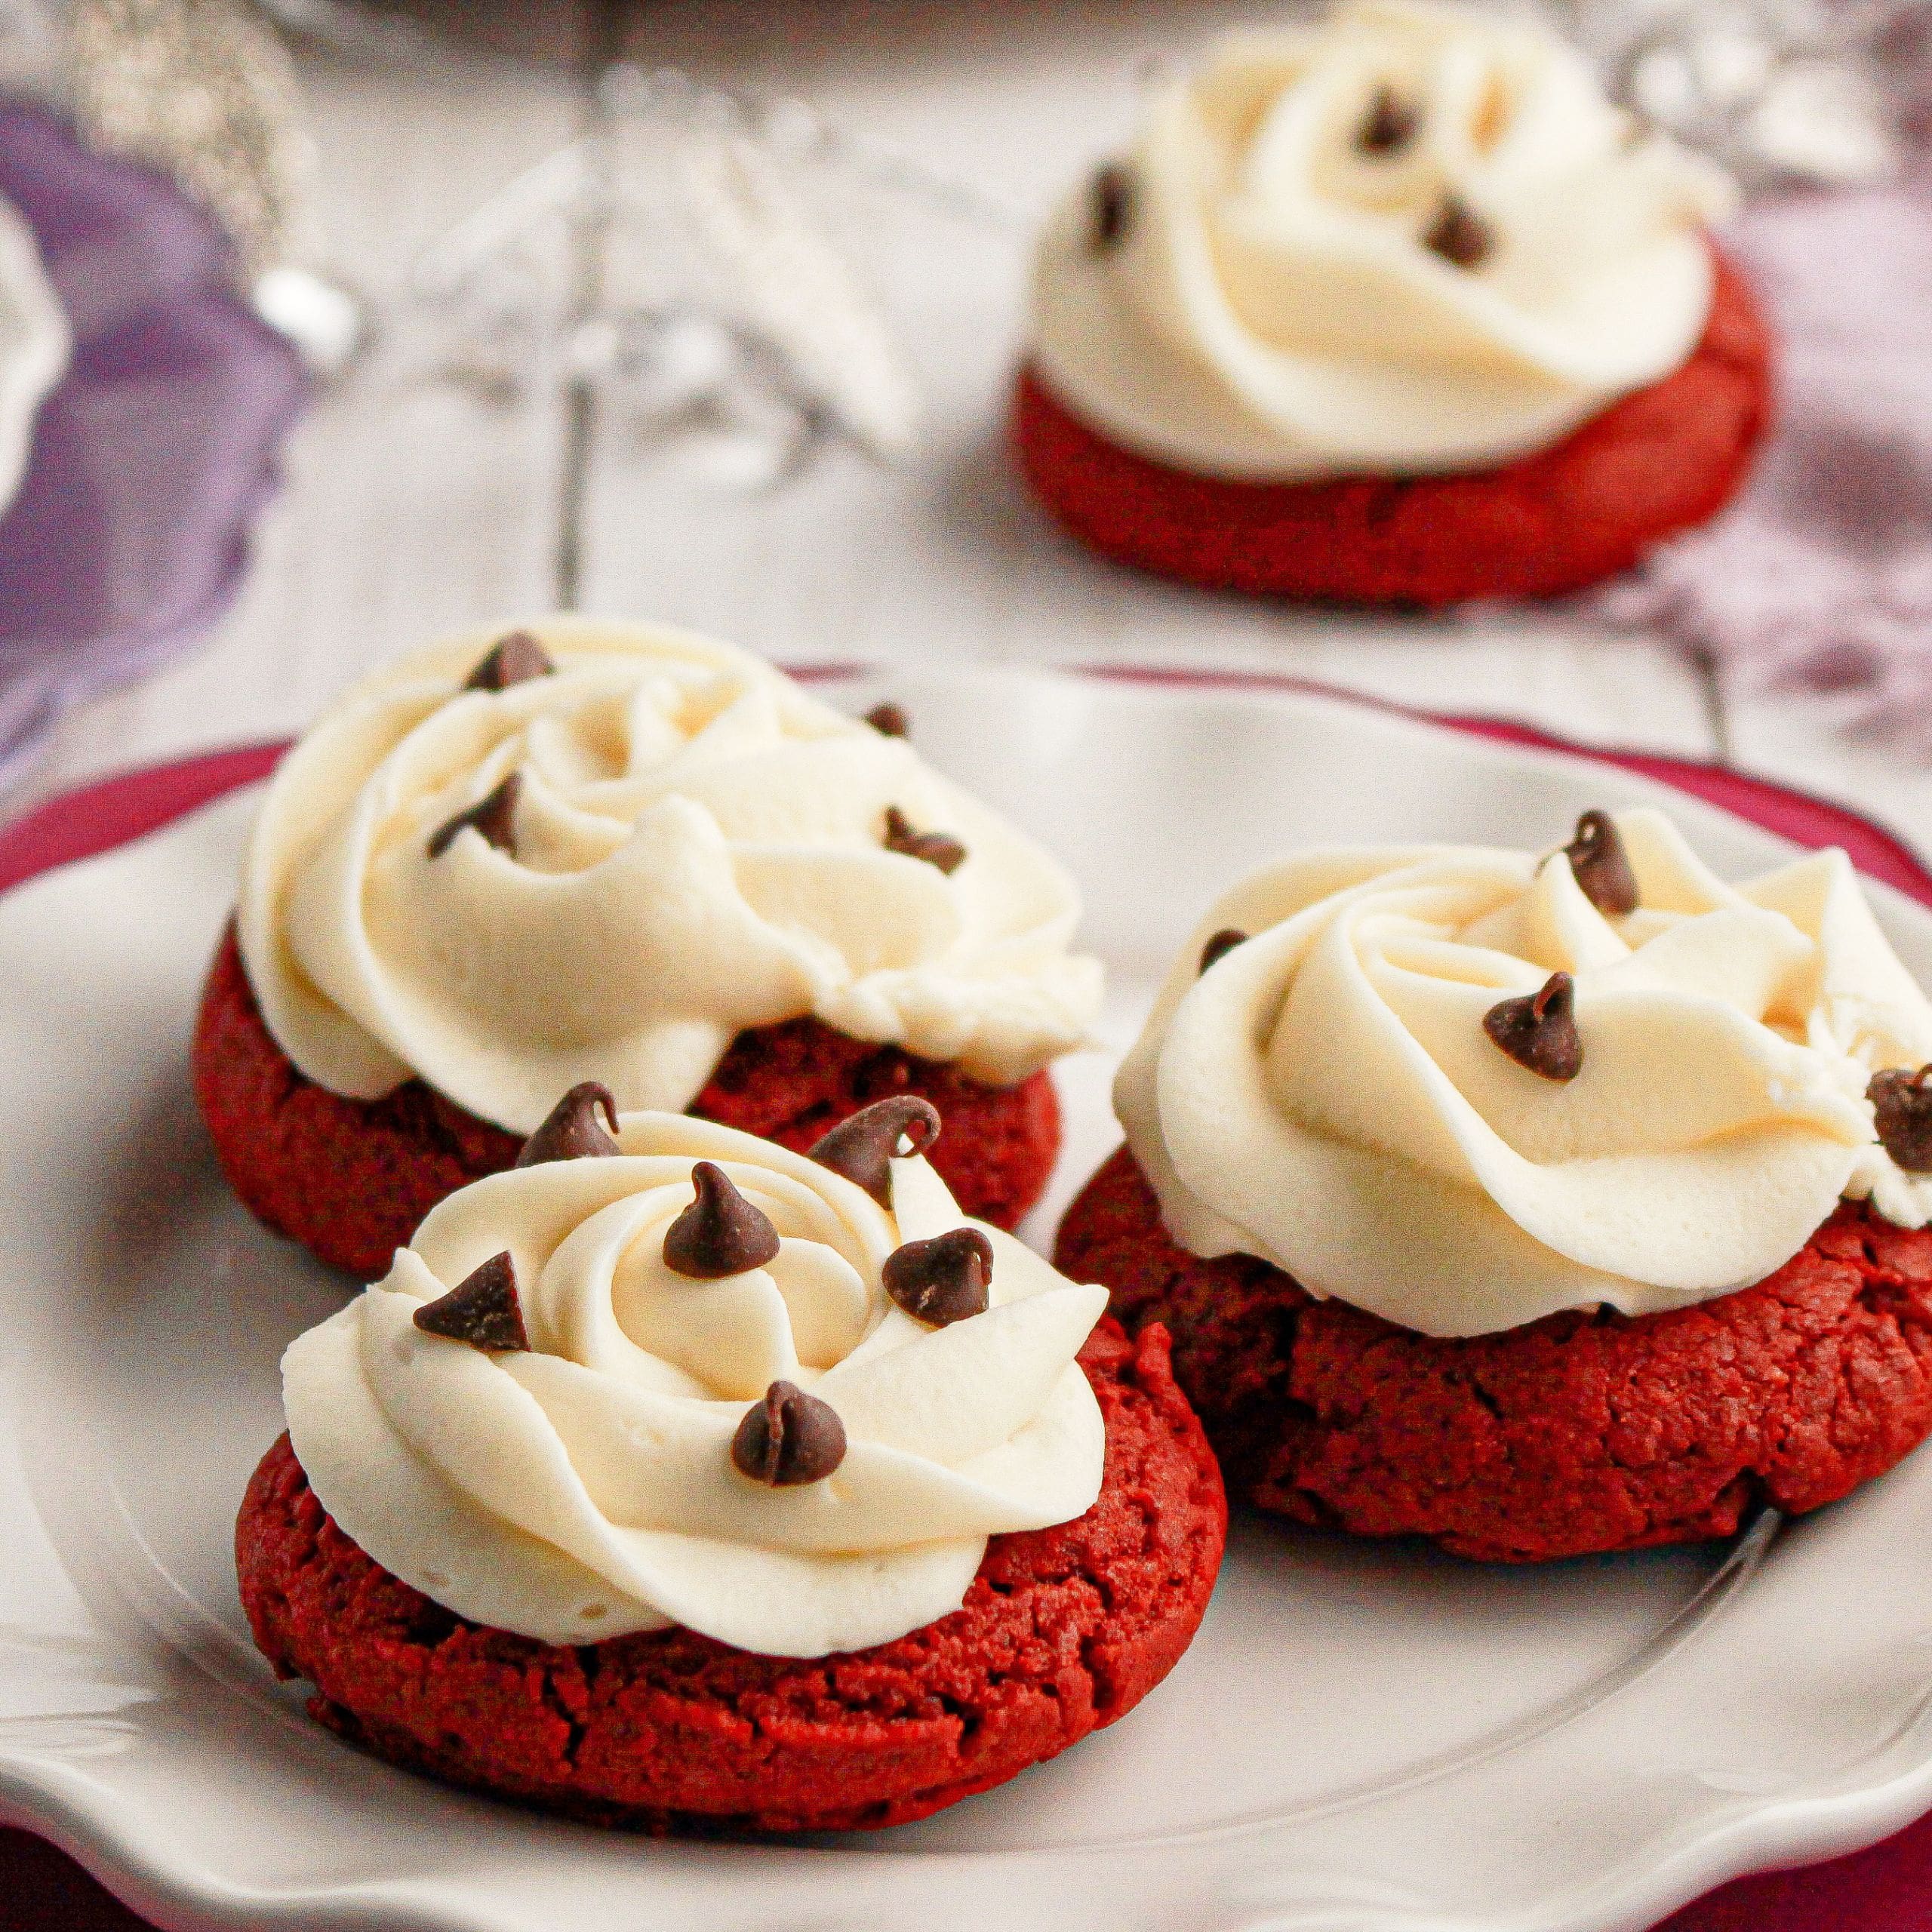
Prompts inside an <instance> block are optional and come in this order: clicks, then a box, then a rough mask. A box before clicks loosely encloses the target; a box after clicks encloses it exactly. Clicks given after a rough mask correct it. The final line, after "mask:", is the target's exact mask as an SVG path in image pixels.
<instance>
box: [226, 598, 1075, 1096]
mask: <svg viewBox="0 0 1932 1932" xmlns="http://www.w3.org/2000/svg"><path fill="white" fill-rule="evenodd" d="M531 630H532V631H533V632H534V634H536V635H537V636H538V637H539V638H540V641H541V644H542V646H543V649H544V650H545V651H546V652H547V653H548V654H549V657H550V658H551V659H552V660H554V662H555V669H554V670H553V671H552V672H550V673H549V674H548V675H540V676H534V677H531V678H528V679H527V680H525V681H521V682H518V683H514V684H511V685H509V686H507V687H506V688H504V689H502V690H500V691H487V690H485V691H476V690H469V689H466V688H465V680H466V678H467V677H468V676H469V673H470V672H471V671H472V669H473V667H474V666H475V665H476V664H477V663H478V661H479V660H481V658H482V657H484V655H485V653H486V652H488V651H489V649H490V648H491V645H492V644H493V642H494V641H495V638H496V637H497V635H498V633H496V632H478V633H476V634H475V635H472V636H468V637H463V638H456V639H454V640H453V641H450V642H448V643H445V644H441V645H436V646H435V647H433V648H431V649H429V650H426V651H420V652H418V653H417V654H414V655H413V656H411V657H407V658H405V659H404V660H401V662H400V663H398V664H396V665H395V666H393V667H392V668H390V669H386V670H384V671H383V672H379V673H378V674H377V675H375V676H374V677H372V678H368V679H366V680H365V681H363V682H362V683H361V684H359V685H357V686H355V688H353V689H352V690H351V691H349V693H348V694H347V695H346V697H343V699H342V700H340V702H339V703H337V705H336V706H334V709H331V711H330V712H328V714H327V715H325V717H324V718H322V719H321V721H320V722H319V723H318V724H316V725H315V728H313V729H312V731H309V734H307V735H306V737H304V738H303V740H302V741H301V743H299V744H298V745H297V746H296V747H295V749H294V750H293V751H291V752H290V753H289V755H288V757H287V758H285V760H284V761H283V762H282V764H281V767H280V768H279V769H278V771H277V772H276V774H275V779H274V780H273V783H272V785H271V786H270V789H269V793H268V795H267V798H266V801H265V802H264V804H263V808H262V811H261V813H260V817H259V818H258V820H257V823H256V826H255V828H254V833H253V835H252V837H251V841H250V844H249V847H248V854H247V857H246V859H245V863H244V869H243V875H242V892H241V906H240V912H239V918H238V928H239V934H240V942H241V948H242V958H243V961H244V962H245V964H246V966H247V968H248V978H249V982H250V983H251V986H253V988H254V992H255V995H256V997H257V1000H258V1001H260V1006H261V1010H262V1013H263V1018H264V1019H265V1020H266V1023H267V1024H268V1026H269V1030H270V1031H271V1032H272V1034H273V1035H274V1037H275V1040H276V1041H277V1042H278V1044H280V1046H281V1048H282V1050H283V1051H285V1053H286V1054H288V1057H289V1058H290V1059H291V1060H293V1061H294V1063H295V1064H296V1066H297V1067H299V1068H300V1069H301V1071H302V1072H303V1073H305V1074H306V1075H308V1076H309V1078H310V1079H312V1080H314V1081H318V1083H319V1084H321V1085H322V1086H324V1087H326V1088H330V1089H331V1090H332V1091H334V1092H336V1093H338V1094H346V1095H349V1096H351V1097H355V1098H357V1099H374V1098H377V1097H380V1096H381V1095H383V1094H386V1093H389V1092H390V1091H392V1090H393V1089H394V1088H396V1087H397V1086H398V1085H399V1084H401V1083H402V1082H403V1081H405V1080H407V1079H408V1078H410V1077H411V1075H420V1077H421V1078H423V1079H424V1080H426V1081H428V1082H429V1084H430V1085H432V1087H434V1088H437V1089H438V1091H441V1093H443V1094H447V1095H448V1097H450V1098H451V1099H452V1100H455V1101H456V1102H457V1103H459V1104H460V1105H461V1106H463V1107H466V1108H467V1109H469V1111H470V1112H472V1113H474V1114H476V1115H480V1116H481V1118H484V1119H485V1120H488V1121H494V1122H496V1123H497V1124H499V1125H500V1126H502V1127H504V1128H508V1129H509V1130H511V1131H513V1132H517V1133H525V1134H527V1133H529V1132H530V1131H532V1130H533V1129H534V1128H535V1127H536V1126H537V1124H538V1122H539V1121H541V1120H542V1118H543V1116H544V1115H545V1114H546V1112H548V1110H549V1107H550V1105H551V1103H552V1101H554V1100H555V1098H556V1097H557V1095H558V1094H559V1093H561V1091H563V1090H564V1089H565V1088H567V1087H569V1086H571V1085H573V1084H575V1083H577V1082H578V1081H584V1080H596V1081H601V1082H603V1083H604V1084H605V1085H606V1086H608V1088H611V1091H613V1092H614V1094H615V1095H616V1097H617V1103H618V1105H619V1106H620V1107H623V1108H625V1109H635V1108H645V1107H650V1108H661V1109H667V1110H673V1111H675V1109H679V1108H681V1107H684V1106H687V1105H688V1104H689V1103H690V1102H691V1100H692V1099H693V1098H694V1096H695V1095H696V1094H697V1093H698V1091H700V1088H703V1085H704V1084H705V1082H706V1080H707V1079H708V1078H709V1076H710V1075H711V1073H712V1070H713V1069H714V1068H715V1066H716V1065H717V1063H718V1060H720V1059H721V1057H722V1056H723V1054H724V1051H725V1049H726V1048H728V1046H729V1045H730V1044H731V1040H732V1038H733V1037H734V1035H736V1034H737V1032H740V1030H741V1029H744V1028H747V1027H753V1026H764V1025H768V1024H771V1023H774V1022H777V1021H780V1020H789V1019H792V1018H795V1017H799V1016H802V1015H805V1014H814V1015H816V1016H817V1017H818V1018H819V1019H820V1020H823V1022H825V1023H826V1025H828V1026H832V1027H834V1028H836V1029H838V1031H840V1032H843V1033H845V1034H848V1035H851V1036H853V1037H854V1038H859V1039H863V1040H870V1041H881V1042H890V1043H893V1044H897V1045H900V1046H902V1047H904V1048H906V1049H907V1050H908V1051H911V1052H912V1053H914V1054H920V1055H923V1056H925V1057H929V1058H931V1059H934V1060H950V1061H954V1062H956V1063H958V1065H959V1066H961V1068H962V1069H963V1070H964V1072H967V1073H968V1074H970V1075H973V1076H974V1077H975V1078H980V1079H982V1080H984V1081H989V1082H990V1083H992V1084H1011V1083H1012V1082H1014V1081H1019V1080H1021V1079H1023V1078H1026V1076H1028V1075H1030V1074H1032V1073H1033V1072H1036V1071H1038V1069H1040V1068H1041V1067H1042V1066H1044V1065H1045V1064H1046V1063H1048V1061H1049V1060H1051V1059H1053V1058H1054V1057H1055V1056H1057V1055H1058V1054H1062V1053H1063V1052H1066V1051H1068V1050H1069V1048H1073V1047H1075V1046H1078V1045H1079V1044H1082V1043H1083V1042H1084V1040H1085V1038H1086V1037H1087V1033H1088V1028H1089V1026H1090V1025H1091V1023H1092V1021H1093V1020H1094V1017H1095V1015H1096V1014H1097V1011H1098V1009H1099V1005H1100V967H1099V964H1098V963H1097V961H1094V960H1093V959H1091V958H1086V957H1084V956H1082V955H1078V954H1075V953H1073V952H1071V951H1070V950H1069V946H1070V943H1071V941H1072V935H1073V931H1074V928H1075V924H1076V923H1077V921H1078V916H1079V909H1080V908H1079V899H1078V894H1077V892H1076V891H1075V887H1074V885H1073V883H1072V880H1071V879H1070V878H1069V877H1068V875H1067V874H1066V872H1065V871H1064V870H1063V869H1062V868H1061V867H1060V866H1059V865H1058V864H1057V863H1055V861H1054V860H1053V859H1051V857H1049V856H1048V854H1046V853H1044V851H1041V848H1039V847H1038V845H1036V844H1035V843H1034V842H1033V841H1032V840H1031V839H1029V838H1026V837H1024V836H1023V835H1021V834H1020V833H1019V832H1017V831H1016V830H1015V829H1014V828H1013V827H1012V826H1010V825H1008V823H1006V822H1005V821H1004V820H1002V819H1001V817H999V816H998V814H996V813H995V812H993V811H991V810H990V809H989V808H987V807H986V806H985V805H983V804H980V803H979V802H978V801H977V800H975V799H974V798H972V797H971V795H969V794H968V793H967V792H964V791H963V790H961V789H960V788H959V787H958V786H955V785H953V784H952V783H949V781H948V780H946V779H944V778H943V777H940V775H939V774H938V773H937V772H936V771H934V770H933V769H932V768H931V767H930V766H929V765H928V764H926V763H925V762H924V760H923V759H921V758H920V757H919V756H918V754H917V753H916V752H915V751H914V750H913V749H912V746H910V745H909V743H907V742H906V740H904V739H903V738H900V737H887V736H884V735H882V734H881V733H879V732H878V731H875V730H874V729H873V728H872V727H871V726H869V725H868V724H863V723H861V722H860V721H857V720H855V719H853V718H848V717H846V716H844V715H843V714H841V712H837V711H835V710H833V709H832V708H831V707H830V706H827V705H826V704H823V703H820V701H819V700H817V699H815V698H814V697H811V696H809V695H808V694H807V693H806V692H805V691H803V690H802V689H801V688H800V687H799V686H798V685H796V684H795V683H793V682H792V681H791V680H790V679H789V678H786V677H785V676H784V675H783V674H782V673H780V672H778V671H777V670H775V669H774V668H773V667H772V666H770V665H768V664H767V663H764V661H763V660H761V659H758V658H756V657H753V656H752V655H751V654H749V652H746V651H740V650H738V649H737V648H735V647H734V646H731V645H725V644H720V643H715V642H713V641H710V640H709V639H706V638H700V637H697V636H694V635H690V634H688V633H686V632H678V631H674V630H669V629H663V628H659V627H655V626H643V625H624V624H615V623H592V622H589V621H587V620H583V619H569V618H562V617H552V618H550V619H547V620H545V621H544V622H543V623H540V624H538V625H535V626H531ZM512 776H514V777H515V779H516V781H517V783H518V786H519V787H520V789H519V790H518V792H517V795H516V798H515V804H514V807H513V809H512V811H511V812H510V813H509V814H508V817H509V820H510V829H511V836H510V838H509V841H508V849H504V848H503V845H502V844H499V843H493V842H492V841H491V839H490V838H488V837H487V836H486V835H485V833H484V832H481V831H478V830H476V829H469V830H466V831H463V832H460V833H459V834H457V835H455V836H454V837H453V838H450V839H448V841H444V842H442V843H441V844H440V846H439V849H438V850H437V851H435V852H434V853H433V854H432V851H431V846H432V843H436V842H437V834H438V829H439V828H442V827H445V826H447V825H448V823H449V822H450V821H451V820H452V818H454V817H455V816H456V815H457V814H460V813H462V812H465V811H469V810H471V809H472V808H475V807H476V806H477V805H478V804H479V803H481V801H485V799H487V798H488V797H489V796H490V795H491V793H492V792H493V791H494V789H496V788H497V787H498V786H500V785H501V784H502V783H503V782H504V781H505V780H507V779H509V778H511V777H512ZM895 807H896V808H897V809H898V810H899V811H900V812H901V813H902V814H903V815H904V817H905V819H906V821H907V822H908V823H909V824H910V825H911V826H913V827H914V828H915V829H917V830H918V831H919V832H942V833H944V834H946V835H950V836H951V837H952V838H954V839H955V840H957V841H958V842H959V843H960V844H963V845H964V848H965V857H964V861H963V863H959V864H958V865H957V866H956V867H955V869H952V870H951V871H950V872H948V871H945V870H942V869H940V866H937V865H934V864H931V863H927V862H925V861H924V860H921V859H919V858H917V857H909V856H907V855H906V854H905V853H904V852H903V851H895V850H892V849H889V848H888V844H887V843H886V842H885V834H884V826H885V825H886V823H887V818H888V813H889V812H890V811H891V809H892V808H895Z"/></svg>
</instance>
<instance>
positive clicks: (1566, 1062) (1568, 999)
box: [1482, 973, 1583, 1080]
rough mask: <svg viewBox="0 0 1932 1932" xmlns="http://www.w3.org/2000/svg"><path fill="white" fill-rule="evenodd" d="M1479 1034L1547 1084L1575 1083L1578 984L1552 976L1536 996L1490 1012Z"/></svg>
mask: <svg viewBox="0 0 1932 1932" xmlns="http://www.w3.org/2000/svg"><path fill="white" fill-rule="evenodd" d="M1482 1030H1483V1031H1484V1032H1485V1033H1487V1035H1489V1037H1490V1038H1491V1039H1492V1040H1494V1041H1495V1042H1496V1044H1497V1045H1498V1046H1499V1047H1500V1048H1502V1049H1503V1051H1504V1052H1505V1053H1506V1054H1508V1055H1509V1057H1510V1058H1511V1059H1512V1060H1514V1061H1515V1063H1516V1064H1517V1065H1518V1066H1526V1067H1527V1068H1528V1069H1529V1070H1530V1071H1531V1072H1532V1073H1536V1074H1540V1075H1542V1076H1543V1078H1544V1079H1546V1080H1574V1079H1575V1078H1576V1077H1577V1075H1578V1074H1580V1072H1583V1041H1582V1039H1581V1038H1580V1036H1579V1035H1578V1033H1577V983H1576V981H1575V980H1573V979H1571V977H1570V975H1569V974H1567V973H1552V974H1550V976H1549V978H1548V979H1547V980H1545V981H1544V982H1543V986H1542V987H1541V989H1540V990H1539V991H1537V992H1533V993H1524V994H1523V995H1521V997H1520V998H1515V999H1506V1000H1503V1001H1500V1002H1499V1003H1498V1004H1496V1005H1494V1006H1493V1007H1491V1008H1490V1009H1489V1011H1487V1013H1485V1014H1484V1015H1483V1017H1482Z"/></svg>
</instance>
